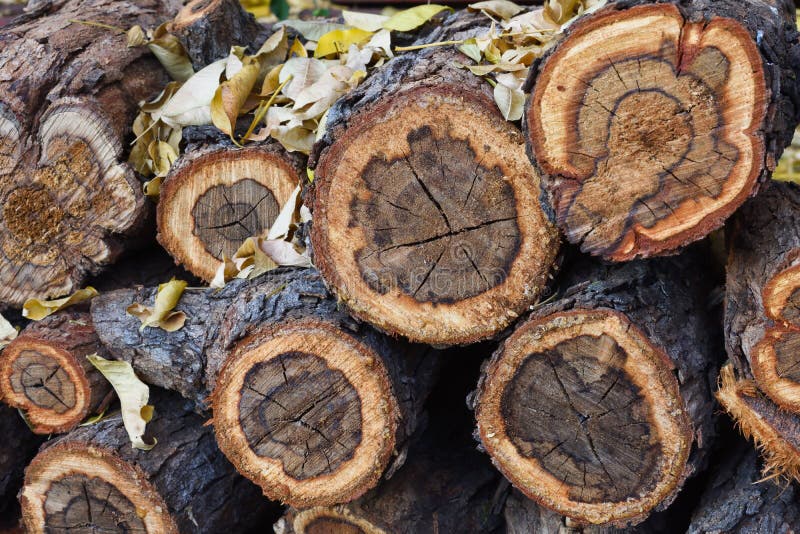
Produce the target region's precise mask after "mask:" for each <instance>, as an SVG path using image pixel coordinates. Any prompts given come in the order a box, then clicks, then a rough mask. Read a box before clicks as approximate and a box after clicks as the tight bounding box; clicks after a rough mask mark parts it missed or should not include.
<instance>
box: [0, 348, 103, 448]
mask: <svg viewBox="0 0 800 534" xmlns="http://www.w3.org/2000/svg"><path fill="white" fill-rule="evenodd" d="M0 392H1V393H2V395H0V396H2V397H3V400H4V401H5V402H6V403H8V404H9V405H11V406H13V407H15V408H19V409H21V410H23V411H24V412H25V415H26V417H27V419H28V422H29V423H30V425H31V427H32V428H33V430H34V431H35V432H36V433H37V434H50V433H58V432H65V431H67V430H69V429H71V428H74V427H75V426H76V425H78V424H79V423H80V422H81V421H83V420H84V419H85V417H86V416H87V414H88V413H89V409H90V407H91V399H92V393H91V390H90V387H89V381H88V380H87V378H86V373H85V371H84V369H83V367H82V366H81V364H80V363H79V362H78V361H77V360H76V358H75V356H74V355H73V354H72V353H70V352H68V351H65V350H63V349H61V348H59V347H57V346H54V345H53V344H51V343H48V342H47V341H43V340H39V339H36V338H32V337H28V336H21V337H19V338H17V339H16V340H15V341H14V343H12V344H11V345H9V346H8V347H7V348H6V349H5V350H4V351H3V360H2V363H1V364H0Z"/></svg>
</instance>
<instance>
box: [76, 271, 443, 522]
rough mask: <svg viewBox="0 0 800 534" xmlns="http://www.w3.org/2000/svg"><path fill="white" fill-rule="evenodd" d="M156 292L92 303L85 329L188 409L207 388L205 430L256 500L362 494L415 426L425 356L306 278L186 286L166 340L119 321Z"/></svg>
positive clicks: (427, 371)
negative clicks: (210, 429) (259, 495)
mask: <svg viewBox="0 0 800 534" xmlns="http://www.w3.org/2000/svg"><path fill="white" fill-rule="evenodd" d="M154 294H155V288H138V289H131V290H123V291H118V292H113V293H108V294H105V295H101V296H100V297H97V298H95V299H94V301H93V302H92V316H93V320H94V324H95V327H96V328H97V332H98V335H99V336H100V339H101V340H102V341H103V343H104V344H105V345H106V346H107V348H108V349H109V351H110V352H112V354H114V355H115V356H117V357H118V358H120V359H123V360H126V361H129V362H131V363H132V365H133V367H134V369H135V370H136V372H137V374H138V375H139V376H140V377H141V378H142V379H143V380H145V381H146V382H149V383H152V384H155V385H159V386H163V387H166V388H170V389H174V390H176V391H179V392H180V393H181V394H183V395H184V396H186V397H187V398H191V399H193V400H194V401H195V402H196V403H198V405H199V406H200V407H203V406H204V405H205V401H206V397H208V395H209V394H210V393H211V392H212V391H213V397H212V398H211V399H210V400H211V405H212V406H211V407H212V409H213V414H214V418H213V423H214V431H215V433H216V437H217V440H218V442H219V445H220V448H221V449H222V451H223V452H224V453H225V455H226V456H227V457H228V458H229V459H230V460H231V462H232V463H233V464H234V465H235V466H236V468H237V469H238V470H239V471H240V472H241V473H242V474H244V475H245V476H247V477H248V478H250V479H251V480H253V481H254V482H256V483H257V484H259V485H260V486H261V487H262V489H263V490H264V493H265V495H267V496H268V497H270V498H271V499H274V500H280V501H283V502H286V503H288V504H290V505H292V506H298V507H308V506H326V505H331V504H336V503H340V502H345V501H348V500H351V499H354V498H356V497H358V496H360V495H362V494H363V493H364V492H366V491H367V490H369V489H370V488H372V487H373V486H375V485H376V484H377V483H378V481H379V480H380V477H381V475H382V474H383V473H384V472H385V471H386V470H387V468H389V467H390V464H391V463H392V462H397V461H398V458H399V459H400V460H399V461H400V462H402V458H403V455H402V451H403V449H404V447H405V446H406V442H407V441H408V438H409V436H410V435H411V434H412V433H413V431H414V429H415V428H416V426H417V423H418V422H419V419H420V417H421V413H422V405H423V403H424V401H425V398H426V396H427V394H428V391H430V388H431V386H432V383H433V381H434V380H435V375H436V373H435V369H436V367H437V365H438V359H437V357H436V354H435V351H431V350H430V349H428V348H426V347H421V346H417V345H409V344H407V343H403V342H400V341H395V340H391V339H389V338H387V337H386V336H384V335H382V334H379V333H378V332H376V331H375V330H373V329H371V328H369V327H367V326H366V325H360V324H358V323H356V322H354V321H353V320H352V319H350V317H349V316H348V315H346V314H345V313H344V312H342V311H340V310H338V308H337V302H336V300H335V299H333V298H332V297H331V296H330V295H329V293H328V292H327V291H326V290H325V287H324V285H323V282H322V280H321V278H320V277H319V275H318V274H317V273H316V272H315V271H312V270H290V269H286V270H281V271H273V272H272V273H270V274H268V275H265V276H263V277H261V278H259V279H256V280H254V281H249V282H248V281H242V280H237V281H234V282H231V283H229V284H228V285H226V286H225V288H224V289H222V290H220V291H215V290H203V291H188V292H186V293H185V294H184V296H183V297H182V298H181V301H180V302H179V303H178V306H177V308H176V309H177V310H180V311H184V312H185V313H186V314H187V316H188V319H187V321H186V324H185V326H184V327H183V328H182V329H181V330H178V331H176V332H173V333H167V332H164V331H163V330H160V329H153V328H148V329H145V330H144V331H142V332H140V331H139V323H138V321H137V320H136V319H134V318H133V317H131V316H129V315H126V313H125V308H126V307H127V306H128V305H129V304H131V303H132V302H134V301H136V302H143V303H148V304H149V303H152V301H153V298H154Z"/></svg>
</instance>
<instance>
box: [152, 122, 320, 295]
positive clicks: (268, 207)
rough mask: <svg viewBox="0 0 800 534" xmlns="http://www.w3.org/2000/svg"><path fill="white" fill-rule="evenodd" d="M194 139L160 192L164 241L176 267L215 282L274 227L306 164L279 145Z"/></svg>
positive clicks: (205, 134)
mask: <svg viewBox="0 0 800 534" xmlns="http://www.w3.org/2000/svg"><path fill="white" fill-rule="evenodd" d="M191 135H193V137H190V144H189V145H188V146H187V148H186V150H185V151H184V153H183V155H182V156H181V158H180V159H179V160H178V161H176V162H175V164H174V165H173V166H172V168H171V169H170V173H169V175H168V176H167V178H166V180H165V181H164V183H163V184H162V186H161V194H160V197H159V202H158V240H159V242H161V244H162V245H163V246H164V248H166V249H167V251H169V253H170V254H172V256H173V257H174V258H175V260H176V261H177V262H178V263H180V264H181V265H184V266H185V267H186V268H187V269H188V270H189V271H191V272H192V273H194V274H195V275H196V276H198V277H199V278H202V279H204V280H206V281H211V280H212V279H213V278H214V274H215V272H216V270H217V268H218V267H219V264H220V261H222V256H223V254H224V255H225V256H226V257H227V258H231V257H232V256H233V255H234V254H235V253H236V251H237V250H238V249H239V247H240V246H241V244H242V243H243V242H244V241H245V240H246V239H247V238H249V237H253V236H257V235H261V234H262V233H263V232H264V231H265V230H267V229H269V227H270V226H272V223H273V222H274V221H275V218H276V217H277V216H278V214H279V213H280V210H281V208H282V207H283V205H284V204H285V203H286V202H287V201H288V200H289V197H290V196H291V194H292V192H293V191H294V189H295V188H296V187H297V186H298V185H300V184H302V183H303V182H304V181H305V168H306V158H305V157H304V156H301V155H297V154H293V153H290V152H287V151H286V150H285V149H283V147H281V145H280V144H279V143H278V142H277V141H274V140H267V141H264V142H260V143H252V144H248V145H247V146H246V147H245V148H244V149H242V148H237V147H235V146H234V145H233V143H232V142H231V141H230V139H228V138H227V137H223V135H222V134H221V132H218V131H217V134H216V135H215V134H213V133H212V132H209V131H208V129H203V131H202V132H199V131H196V133H194V134H191Z"/></svg>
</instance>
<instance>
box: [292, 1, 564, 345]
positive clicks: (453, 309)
mask: <svg viewBox="0 0 800 534" xmlns="http://www.w3.org/2000/svg"><path fill="white" fill-rule="evenodd" d="M485 20H486V19H485V18H484V17H483V16H482V15H475V14H471V15H464V14H459V15H456V16H454V17H451V18H449V19H448V20H447V21H446V22H444V23H443V24H444V27H443V28H440V29H439V30H438V31H433V32H429V33H427V34H425V36H424V37H423V38H421V39H420V41H421V42H425V41H440V40H443V39H463V38H467V37H470V36H473V35H476V34H479V33H481V32H483V31H485V27H482V25H483V24H485ZM454 61H458V62H467V61H469V60H468V59H467V58H466V57H465V56H464V55H463V54H461V53H460V52H458V51H456V50H455V49H452V48H449V47H448V48H443V47H434V48H429V49H425V50H422V51H420V52H414V53H408V54H403V55H401V56H398V57H396V58H395V59H393V60H391V61H389V62H388V63H387V64H386V65H385V66H384V67H382V68H381V69H380V70H378V71H377V72H376V73H374V74H373V75H372V76H370V78H369V79H368V80H367V81H365V82H364V84H362V85H361V86H359V87H358V88H357V89H355V90H354V91H352V92H351V93H349V94H348V95H346V96H345V97H343V98H342V99H340V100H339V101H338V102H337V103H336V104H335V105H334V106H333V108H332V109H331V110H330V112H329V114H328V120H327V123H326V124H327V130H326V132H325V134H324V135H323V137H322V139H321V140H320V141H319V142H318V143H317V145H316V146H315V148H314V151H313V154H312V156H311V160H310V164H311V165H312V166H315V167H316V170H315V191H314V195H313V196H314V199H313V202H312V201H311V200H307V203H308V204H309V205H312V204H313V212H314V225H313V228H312V243H313V245H314V251H315V264H316V265H317V266H318V268H319V269H320V272H321V273H322V275H323V276H324V277H325V280H326V282H327V283H328V284H329V286H330V287H331V288H332V289H333V291H334V292H335V293H336V294H337V295H338V296H339V298H340V299H341V300H342V301H343V302H344V303H345V304H346V305H347V306H348V308H349V309H350V310H351V311H352V312H353V313H354V314H355V315H356V316H358V317H359V318H361V319H364V320H366V321H369V322H370V323H372V324H373V325H375V326H377V327H378V328H380V329H382V330H385V331H387V332H390V333H393V334H400V335H403V336H405V337H408V338H409V339H412V340H414V341H421V342H426V343H431V344H434V345H454V344H466V343H470V342H474V341H477V340H480V339H484V338H488V337H492V336H493V335H495V334H497V333H498V332H500V331H502V330H503V329H504V328H505V327H506V326H508V325H509V324H510V323H511V322H513V320H514V319H516V317H517V316H518V315H519V314H521V313H522V312H523V311H524V310H525V309H526V307H527V306H529V305H530V304H532V303H533V302H535V300H536V298H537V296H538V295H539V294H540V292H541V290H542V287H543V286H544V284H545V281H546V279H547V276H548V274H549V271H550V268H551V266H552V264H553V262H554V258H555V256H556V253H557V249H558V240H557V236H556V234H555V233H554V231H553V227H552V226H551V225H550V224H549V223H548V222H547V219H546V216H545V215H544V213H543V212H542V211H541V210H540V208H539V203H538V196H539V188H538V177H537V175H536V174H535V172H534V170H533V168H532V167H531V165H530V163H529V161H528V160H527V157H526V156H525V155H524V154H523V150H522V145H521V144H522V138H521V137H520V133H519V132H518V131H517V130H516V129H515V128H514V126H513V125H511V124H509V123H508V122H507V121H505V120H504V119H502V117H501V116H500V115H499V112H498V110H497V107H496V105H495V104H494V101H493V98H492V93H491V86H490V85H489V84H488V83H486V82H485V81H484V80H482V79H481V78H479V77H476V76H473V75H472V74H471V73H469V72H468V71H465V70H463V69H458V68H456V67H455V66H454V65H453V62H454Z"/></svg>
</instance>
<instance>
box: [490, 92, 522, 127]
mask: <svg viewBox="0 0 800 534" xmlns="http://www.w3.org/2000/svg"><path fill="white" fill-rule="evenodd" d="M494 101H495V102H496V103H497V107H498V108H500V113H502V114H503V117H505V119H506V120H509V121H518V120H519V119H521V118H522V111H523V109H524V107H525V93H523V92H522V90H521V89H512V88H510V87H507V86H505V85H503V84H501V83H498V84H497V85H495V86H494Z"/></svg>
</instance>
